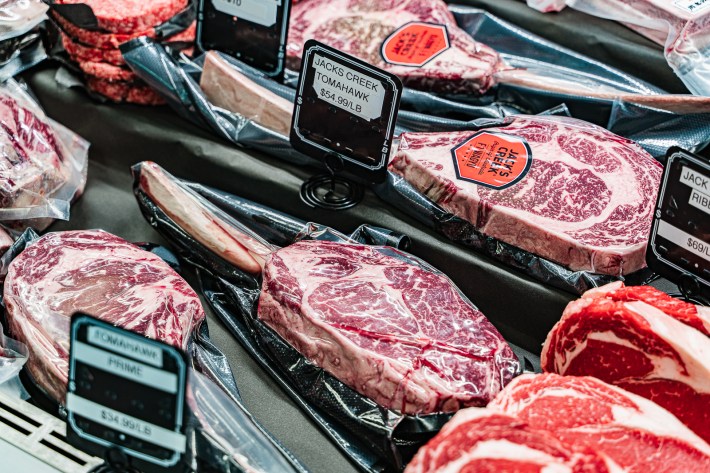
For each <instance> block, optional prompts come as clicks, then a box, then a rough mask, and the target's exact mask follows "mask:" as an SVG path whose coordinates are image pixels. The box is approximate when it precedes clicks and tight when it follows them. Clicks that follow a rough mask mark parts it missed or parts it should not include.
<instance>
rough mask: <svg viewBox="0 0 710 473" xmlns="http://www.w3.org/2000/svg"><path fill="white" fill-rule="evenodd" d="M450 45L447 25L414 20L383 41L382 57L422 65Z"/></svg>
mask: <svg viewBox="0 0 710 473" xmlns="http://www.w3.org/2000/svg"><path fill="white" fill-rule="evenodd" d="M450 47H451V45H450V43H449V32H448V30H447V29H446V25H439V24H435V23H423V22H412V23H407V24H406V25H404V26H402V27H401V28H399V29H398V30H397V31H395V32H394V33H392V34H391V35H390V36H389V37H388V38H387V39H386V40H385V42H384V43H382V58H383V59H384V60H385V61H386V62H388V63H390V64H396V65H399V66H410V67H422V66H424V65H425V64H426V63H428V62H429V61H431V60H432V59H434V58H435V57H436V56H438V55H439V54H441V53H443V52H444V51H446V50H447V49H449V48H450Z"/></svg>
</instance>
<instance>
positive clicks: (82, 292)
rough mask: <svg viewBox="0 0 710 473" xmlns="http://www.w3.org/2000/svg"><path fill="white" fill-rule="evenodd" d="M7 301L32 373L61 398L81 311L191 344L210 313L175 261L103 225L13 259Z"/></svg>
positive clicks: (53, 237) (41, 243)
mask: <svg viewBox="0 0 710 473" xmlns="http://www.w3.org/2000/svg"><path fill="white" fill-rule="evenodd" d="M4 298H5V305H6V313H7V320H8V323H9V329H10V332H11V333H12V335H13V336H14V338H16V339H17V340H19V341H21V342H23V343H25V344H26V345H27V346H28V347H29V349H30V358H29V360H28V362H27V368H28V369H29V372H30V374H31V375H32V377H33V378H34V381H35V382H37V383H38V385H39V386H40V387H42V388H43V389H44V390H45V391H46V392H47V394H48V395H49V396H50V397H51V398H52V399H54V400H55V401H57V402H60V403H62V402H63V401H64V395H65V393H66V384H67V376H68V360H67V358H68V348H69V317H70V316H71V315H72V314H73V313H75V312H77V311H83V312H86V313H88V314H90V315H94V316H96V317H99V318H101V319H102V320H105V321H108V322H110V323H113V324H115V325H118V326H121V327H123V328H127V329H130V330H133V331H135V332H138V333H141V334H143V335H146V336H148V337H150V338H154V339H157V340H162V341H164V342H167V343H170V344H171V345H174V346H177V347H180V348H183V349H184V348H186V347H187V344H188V340H189V339H190V336H191V333H192V331H193V330H194V329H195V327H196V326H197V325H198V324H199V323H200V322H201V321H202V320H203V319H204V317H205V314H204V312H203V311H202V305H201V304H200V300H199V298H198V297H197V294H195V292H194V291H193V290H192V288H190V286H189V285H188V284H187V283H186V282H185V281H184V280H183V279H182V278H181V277H180V276H179V275H178V274H177V273H176V272H175V271H173V270H172V269H171V268H170V266H168V265H167V263H165V262H164V261H163V260H161V259H160V258H158V257H157V256H155V255H153V254H152V253H148V252H147V251H143V250H141V249H140V248H138V247H137V246H134V245H132V244H131V243H128V242H127V241H125V240H123V239H121V238H119V237H117V236H114V235H111V234H110V233H106V232H104V231H101V230H82V231H70V232H59V233H50V234H47V235H45V236H43V237H41V238H40V239H38V240H36V241H35V242H33V243H32V244H31V245H30V246H29V247H27V249H25V250H24V251H23V252H22V253H21V254H20V255H19V256H18V257H17V258H15V260H14V261H13V262H12V263H11V264H10V266H9V270H8V274H7V278H6V279H5V289H4Z"/></svg>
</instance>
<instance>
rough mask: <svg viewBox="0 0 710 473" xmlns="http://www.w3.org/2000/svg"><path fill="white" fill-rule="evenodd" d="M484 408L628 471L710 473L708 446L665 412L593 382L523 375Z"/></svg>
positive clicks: (619, 390) (614, 389)
mask: <svg viewBox="0 0 710 473" xmlns="http://www.w3.org/2000/svg"><path fill="white" fill-rule="evenodd" d="M488 408H489V409H492V410H494V411H498V412H501V413H504V414H508V415H510V416H513V417H516V418H517V419H518V420H519V421H520V422H524V423H526V424H527V425H528V426H529V427H530V428H532V429H536V430H547V431H548V432H550V433H551V434H552V435H554V436H555V438H557V439H558V440H560V441H561V442H563V443H565V444H567V445H569V446H571V447H573V448H574V449H575V450H577V451H578V452H581V453H584V452H586V451H588V450H590V449H591V450H595V451H597V452H600V453H601V454H604V455H606V456H608V457H609V458H611V459H612V460H613V461H614V462H616V463H617V464H618V465H620V466H621V467H622V468H623V469H624V471H626V472H628V473H649V472H653V473H707V472H708V471H710V445H708V444H707V443H705V442H704V441H703V440H702V439H700V438H699V437H698V436H697V435H695V434H694V433H693V432H691V431H690V430H689V429H688V428H687V427H685V426H684V425H683V424H682V423H681V422H680V421H679V420H678V419H676V418H675V417H674V416H673V415H672V414H670V413H669V412H668V411H666V410H665V409H663V408H661V407H659V406H658V405H656V404H654V403H653V402H651V401H648V400H647V399H644V398H642V397H640V396H637V395H635V394H631V393H629V392H627V391H624V390H623V389H620V388H617V387H615V386H611V385H609V384H606V383H604V382H603V381H600V380H598V379H596V378H592V377H575V376H558V375H555V374H545V375H523V376H520V377H518V378H516V379H514V380H513V381H512V382H511V383H510V384H509V385H508V386H507V387H506V389H505V390H503V391H502V392H501V393H500V394H499V395H498V396H497V397H496V399H494V400H493V401H492V402H491V403H490V404H489V405H488Z"/></svg>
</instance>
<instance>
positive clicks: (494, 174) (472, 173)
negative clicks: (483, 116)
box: [451, 131, 532, 189]
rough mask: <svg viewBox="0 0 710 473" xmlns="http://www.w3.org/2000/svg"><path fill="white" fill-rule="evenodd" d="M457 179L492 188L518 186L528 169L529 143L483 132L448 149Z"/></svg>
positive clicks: (529, 162)
mask: <svg viewBox="0 0 710 473" xmlns="http://www.w3.org/2000/svg"><path fill="white" fill-rule="evenodd" d="M451 154H452V155H453V158H454V168H455V170H456V177H457V178H458V179H460V180H462V181H469V182H474V183H476V184H480V185H482V186H486V187H490V188H492V189H505V188H507V187H510V186H512V185H513V184H516V183H518V182H519V181H520V180H521V179H522V178H523V177H525V175H526V174H527V173H528V171H529V170H530V165H531V164H532V151H531V150H530V146H529V145H528V142H527V141H525V140H524V139H522V138H518V137H516V136H512V135H507V134H504V133H490V132H487V131H482V132H479V133H476V134H475V135H473V136H472V137H471V138H469V139H468V140H466V141H464V142H463V143H461V144H460V145H458V146H457V147H456V148H454V149H453V150H451Z"/></svg>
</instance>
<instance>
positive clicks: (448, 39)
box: [287, 0, 710, 112]
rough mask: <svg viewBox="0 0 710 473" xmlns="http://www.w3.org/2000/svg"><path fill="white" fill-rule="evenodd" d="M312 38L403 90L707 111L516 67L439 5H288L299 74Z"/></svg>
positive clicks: (683, 98)
mask: <svg viewBox="0 0 710 473" xmlns="http://www.w3.org/2000/svg"><path fill="white" fill-rule="evenodd" d="M308 39H316V40H318V41H320V42H323V43H325V44H328V45H330V46H333V47H335V48H337V49H339V50H341V51H343V52H345V53H348V54H351V55H353V56H355V57H358V58H360V59H362V60H365V61H367V62H368V63H370V64H373V65H375V66H377V67H379V68H382V69H385V70H388V71H390V72H392V73H393V74H396V75H398V76H399V77H400V78H401V79H402V81H403V82H404V84H405V85H407V86H409V87H412V88H415V89H421V90H429V91H434V92H444V93H474V94H480V93H484V92H486V91H487V90H488V89H489V88H490V87H492V86H493V85H495V84H496V83H504V82H505V83H511V84H518V85H521V86H524V87H532V88H536V89H540V90H549V91H553V92H559V93H563V94H570V95H574V96H580V95H581V96H587V97H597V98H604V99H614V98H619V99H622V100H625V101H627V102H633V103H640V104H645V105H649V106H653V107H657V108H663V109H667V110H673V111H678V112H698V111H700V110H701V109H702V110H710V99H708V98H707V97H698V96H693V95H643V94H634V93H629V92H627V91H622V90H619V89H618V88H614V87H612V86H609V85H604V84H600V83H591V84H588V85H587V83H588V82H589V81H588V78H586V77H585V79H582V78H581V77H571V78H564V77H561V76H560V75H559V74H557V75H550V76H544V75H542V74H544V71H530V70H524V69H516V68H513V67H511V66H510V65H508V64H506V63H505V62H504V61H503V60H502V59H501V57H500V56H499V55H498V53H497V52H496V51H495V50H493V49H492V48H490V47H489V46H487V45H485V44H483V43H479V42H477V41H475V40H474V39H473V38H472V37H471V36H470V35H469V34H468V33H466V32H465V31H464V30H462V29H461V28H459V27H458V25H457V24H456V21H455V19H454V16H453V15H452V14H451V12H450V11H449V9H448V6H447V5H446V3H444V1H443V0H402V1H394V0H307V1H303V2H299V3H297V4H295V5H293V10H292V13H291V26H290V29H289V39H288V45H287V65H288V66H289V67H291V68H293V69H294V70H299V67H300V62H301V58H302V55H303V45H304V43H305V41H306V40H308Z"/></svg>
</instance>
